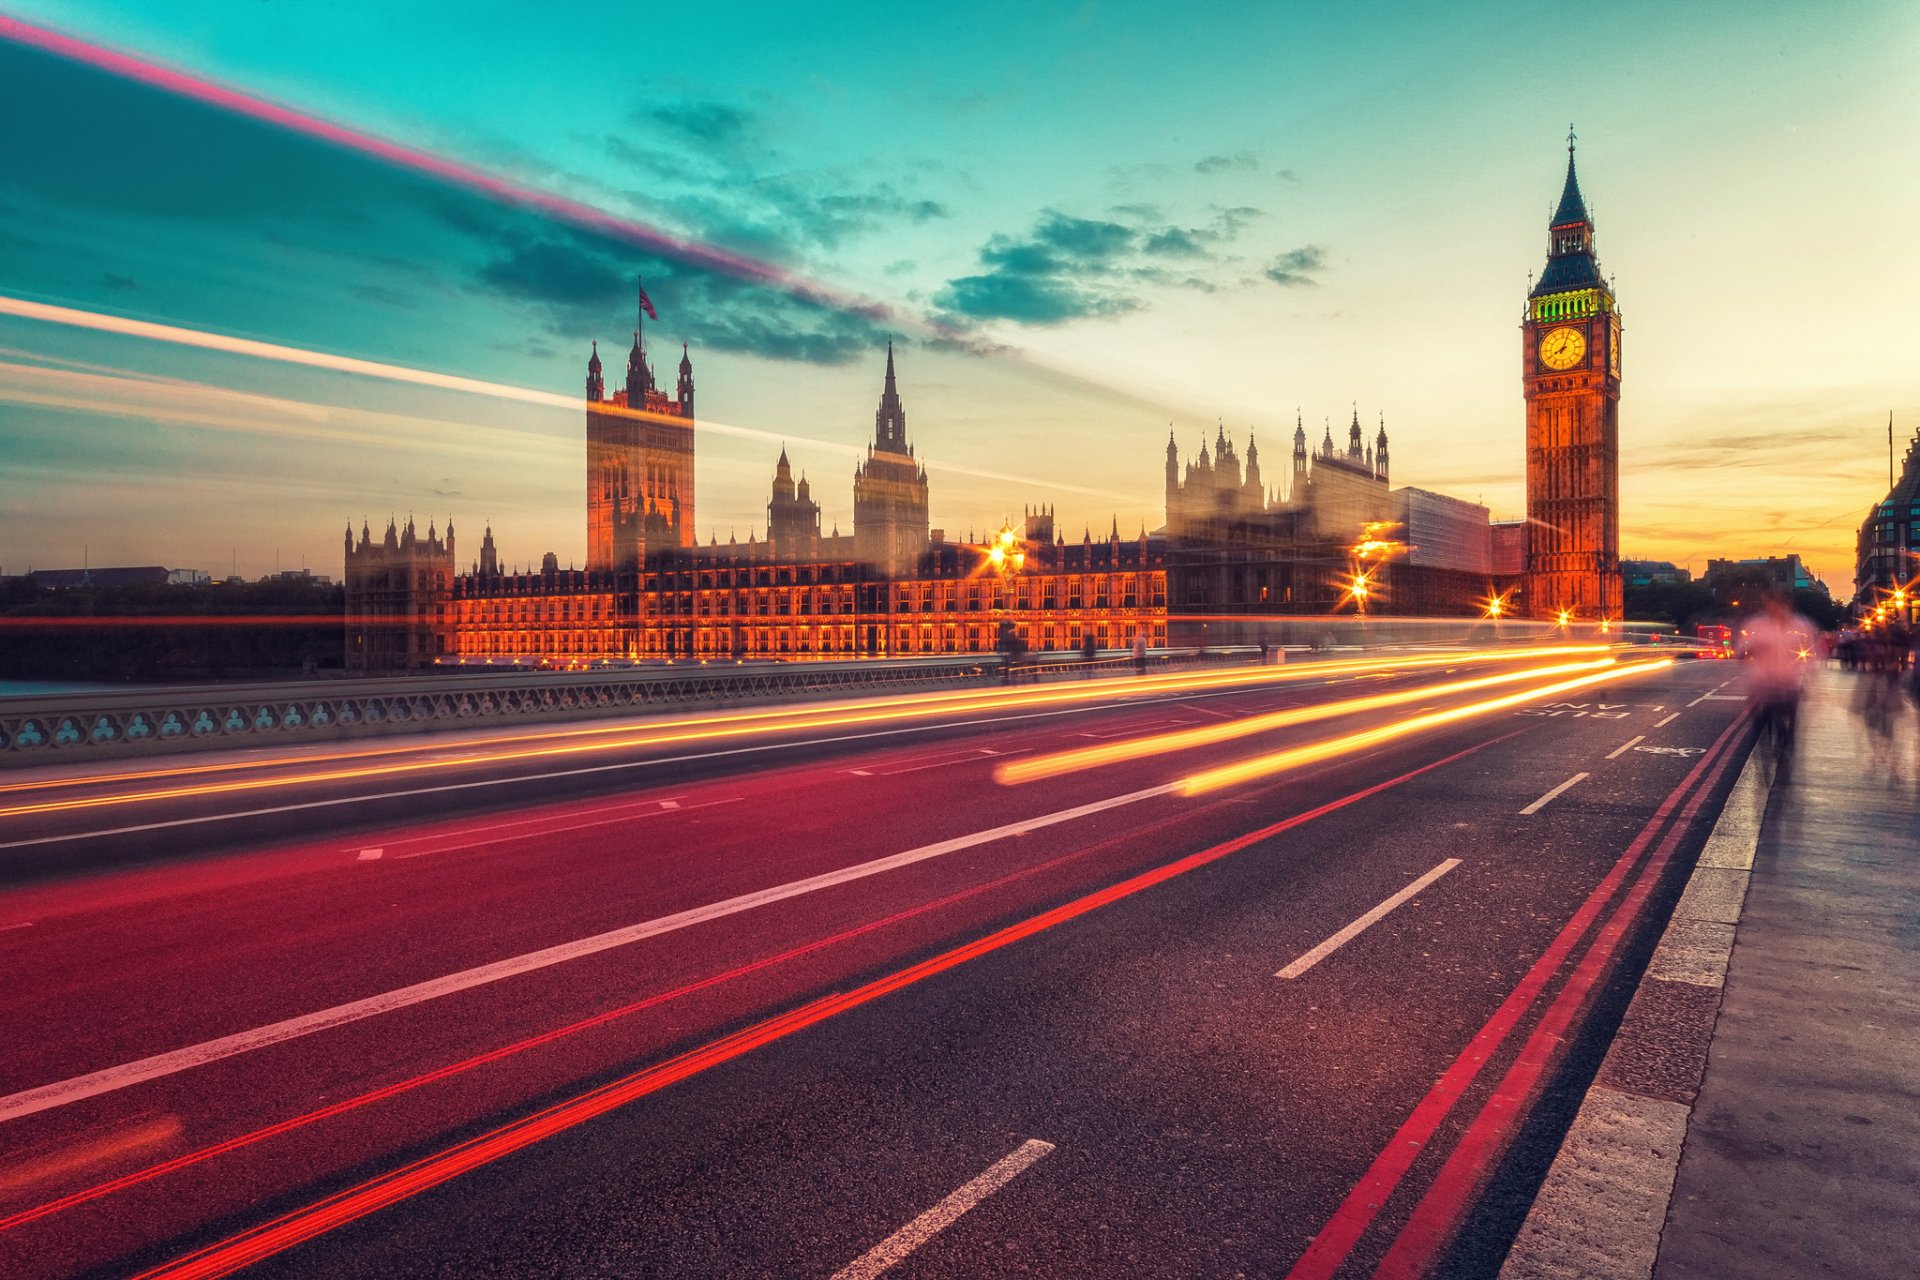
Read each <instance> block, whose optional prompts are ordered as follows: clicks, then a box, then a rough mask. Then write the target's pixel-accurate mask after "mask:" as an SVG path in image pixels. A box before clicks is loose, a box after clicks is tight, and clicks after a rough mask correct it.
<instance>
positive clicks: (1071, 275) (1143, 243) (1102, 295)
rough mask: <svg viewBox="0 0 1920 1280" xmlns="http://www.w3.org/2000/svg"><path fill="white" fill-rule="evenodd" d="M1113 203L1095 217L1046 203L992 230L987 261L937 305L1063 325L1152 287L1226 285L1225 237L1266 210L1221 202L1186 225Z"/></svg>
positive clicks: (951, 318) (952, 311) (967, 317)
mask: <svg viewBox="0 0 1920 1280" xmlns="http://www.w3.org/2000/svg"><path fill="white" fill-rule="evenodd" d="M1109 212H1110V214H1111V215H1112V217H1110V218H1101V219H1097V218H1080V217H1074V216H1072V215H1069V214H1065V213H1061V212H1060V211H1058V210H1054V209H1048V210H1045V211H1043V212H1042V213H1041V215H1040V217H1039V219H1038V220H1037V221H1036V222H1035V223H1034V225H1033V227H1032V229H1031V230H1029V231H1028V232H1027V233H1026V234H1025V235H1020V236H1011V235H1005V234H1000V235H995V236H993V237H991V238H990V239H989V240H988V241H987V243H986V244H985V245H983V246H982V247H981V249H980V254H979V260H980V266H981V267H982V268H983V269H982V270H981V271H979V272H978V273H976V274H973V275H966V276H959V277H956V278H954V279H951V280H949V281H947V284H946V287H945V288H943V289H941V290H940V291H939V292H938V293H937V294H935V295H934V303H935V305H936V306H937V307H938V308H939V310H940V312H941V313H942V316H943V318H944V319H945V320H946V321H947V322H948V323H951V324H956V325H964V324H968V323H972V322H977V321H982V320H1010V321H1013V322H1014V323H1016V324H1027V325H1057V324H1066V323H1068V322H1070V321H1073V320H1083V319H1089V318H1096V317H1102V316H1117V315H1124V314H1126V313H1128V312H1130V311H1137V310H1139V309H1141V308H1142V307H1144V306H1145V305H1146V299H1145V297H1144V290H1146V289H1148V288H1154V287H1166V288H1182V289H1197V290H1201V291H1203V292H1212V291H1214V290H1216V289H1218V288H1219V287H1220V284H1221V281H1219V280H1217V279H1215V278H1213V277H1214V275H1215V274H1217V273H1219V272H1220V271H1221V270H1222V269H1223V268H1224V267H1225V265H1226V264H1227V263H1229V262H1230V261H1232V259H1231V258H1230V257H1229V256H1228V255H1227V254H1226V253H1225V252H1224V251H1223V249H1224V246H1226V245H1227V244H1229V243H1230V242H1231V241H1233V240H1234V239H1235V238H1237V237H1238V236H1239V235H1240V233H1241V231H1242V230H1243V229H1244V228H1245V227H1246V225H1247V224H1248V223H1249V222H1251V221H1252V220H1253V219H1254V218H1256V217H1258V216H1259V214H1260V211H1259V210H1258V209H1255V208H1252V207H1250V206H1245V205H1242V206H1236V207H1234V208H1215V209H1214V210H1213V211H1212V212H1213V217H1212V219H1211V221H1210V222H1208V223H1207V224H1206V225H1203V226H1196V227H1183V226H1177V225H1174V224H1171V223H1168V222H1166V221H1165V220H1164V218H1163V216H1162V215H1161V213H1160V210H1159V209H1157V208H1155V207H1154V206H1152V205H1144V204H1134V205H1116V206H1115V207H1114V208H1112V209H1111V210H1109ZM1174 263H1177V264H1179V268H1178V269H1175V268H1174V267H1173V266H1172V265H1171V264H1174Z"/></svg>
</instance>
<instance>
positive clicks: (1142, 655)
mask: <svg viewBox="0 0 1920 1280" xmlns="http://www.w3.org/2000/svg"><path fill="white" fill-rule="evenodd" d="M1133 673H1134V674H1135V675H1138V676H1143V675H1145V674H1147V633H1146V632H1144V631H1136V632H1134V633H1133Z"/></svg>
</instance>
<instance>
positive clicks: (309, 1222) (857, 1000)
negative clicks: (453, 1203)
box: [134, 734, 1513, 1280]
mask: <svg viewBox="0 0 1920 1280" xmlns="http://www.w3.org/2000/svg"><path fill="white" fill-rule="evenodd" d="M1511 736H1513V735H1512V734H1502V735H1500V736H1499V737H1495V738H1492V739H1489V740H1487V741H1485V742H1481V743H1478V744H1476V745H1474V746H1471V747H1468V748H1467V749H1465V750H1464V751H1456V752H1454V753H1453V754H1452V755H1449V756H1445V757H1443V758H1441V759H1439V760H1435V761H1433V762H1432V763H1430V764H1425V765H1422V766H1421V767H1419V768H1417V769H1411V770H1409V771H1407V772H1406V773H1403V774H1400V775H1399V776H1397V777H1393V778H1389V779H1387V780H1386V781H1384V782H1378V783H1375V784H1374V785H1372V786H1370V787H1365V788H1363V789H1361V790H1359V791H1355V792H1352V793H1350V794H1348V795H1345V796H1342V797H1340V798H1339V799H1338V800H1332V801H1329V802H1327V803H1326V804H1323V805H1320V806H1318V807H1316V808H1313V809H1308V810H1306V811H1305V812H1302V813H1297V814H1295V815H1293V816H1292V817H1290V818H1284V819H1282V820H1280V821H1279V822H1275V823H1271V824H1269V825H1267V826H1264V827H1261V828H1259V829H1258V830H1255V831H1250V832H1247V833H1246V834H1245V835H1241V836H1236V837H1234V838H1233V839H1231V840H1227V841H1223V842H1221V843H1219V844H1216V845H1212V846H1210V847H1209V848H1206V849H1202V850H1200V851H1199V852H1197V853H1192V854H1188V855H1187V856H1186V857H1184V858H1180V859H1178V860H1176V861H1174V862H1170V863H1167V864H1165V865H1164V866H1159V867H1155V868H1154V869H1152V870H1151V871H1145V872H1142V873H1140V874H1138V875H1135V876H1131V877H1129V878H1128V879H1125V880H1122V881H1119V882H1118V883H1116V884H1113V885H1109V886H1108V887H1107V888H1105V889H1101V890H1098V891H1096V892H1094V893H1090V894H1087V895H1085V896H1083V897H1080V898H1076V899H1074V900H1073V901H1071V902H1068V903H1065V904H1063V905H1061V906H1058V907H1055V908H1053V909H1052V910H1050V911H1044V912H1042V913H1040V914H1039V915H1036V916H1032V917H1030V918H1028V919H1026V920H1022V921H1020V922H1019V923H1017V924H1013V925H1009V926H1007V927H1006V928H1004V929H1000V930H997V931H996V932H993V933H990V934H987V935H986V936H984V937H982V938H978V939H976V940H974V941H973V942H969V943H966V944H965V945H963V946H959V947H955V948H953V949H952V950H950V951H945V952H942V953H941V954H939V955H937V956H933V957H931V958H929V959H927V960H923V961H921V962H920V963H918V964H914V965H910V966H908V967H907V968H905V969H901V970H899V971H897V972H895V973H891V974H888V975H887V976H885V977H882V978H878V979H875V980H874V981H872V982H869V983H866V984H865V985H863V986H860V987H856V988H854V989H853V990H852V991H846V992H838V993H835V994H833V995H829V996H823V997H821V998H820V999H818V1000H814V1001H812V1002H810V1003H808V1004H804V1005H802V1006H800V1007H799V1008H797V1009H793V1010H791V1011H789V1012H787V1013H783V1014H780V1015H778V1016H776V1017H773V1018H769V1019H766V1020H765V1021H763V1022H759V1023H756V1024H754V1025H753V1026H750V1027H747V1028H745V1029H743V1030H741V1031H738V1032H735V1033H733V1034H732V1035H729V1036H724V1037H722V1038H721V1039H718V1040H715V1041H713V1042H712V1043H710V1044H706V1045H703V1046H701V1047H700V1048H698V1049H695V1050H692V1051H690V1052H688V1053H684V1054H681V1055H679V1056H678V1057H674V1058H670V1059H668V1060H667V1061H665V1062H662V1063H659V1064H658V1065H656V1066H652V1067H649V1068H647V1069H645V1070H643V1071H639V1072H635V1073H634V1074H632V1075H629V1076H625V1077H623V1078H621V1079H619V1080H615V1081H612V1082H610V1083H608V1084H605V1085H601V1086H599V1087H598V1088H595V1089H591V1090H588V1091H587V1092H585V1093H582V1094H580V1095H578V1096H576V1097H574V1098H570V1099H568V1100H567V1101H565V1102H562V1103H557V1104H555V1105H553V1106H550V1107H547V1108H545V1109H543V1110H541V1111H537V1112H534V1113H533V1114H532V1115H528V1116H525V1117H522V1118H521V1119H519V1120H515V1121H512V1122H510V1123H508V1124H504V1125H501V1126H500V1127H498V1128H496V1129H493V1130H491V1131H489V1132H487V1133H484V1134H481V1135H479V1136H478V1137H475V1138H471V1139H469V1140H467V1141H465V1142H461V1143H458V1144H456V1145H454V1146H451V1147H448V1148H446V1149H445V1150H443V1151H439V1152H436V1153H434V1154H433V1155H430V1156H426V1157H424V1158H422V1159H420V1160H416V1161H414V1162H413V1163H412V1164H408V1165H404V1166H402V1167H401V1168H398V1169H395V1170H392V1171H390V1172H388V1173H384V1174H381V1175H378V1176H376V1177H373V1178H370V1179H368V1180H367V1181H365V1182H362V1183H360V1184H359V1185H357V1186H354V1187H350V1188H348V1189H346V1190H344V1191H340V1192H338V1193H336V1194H334V1195H331V1196H328V1197H326V1198H325V1199H323V1200H319V1201H316V1202H315V1203H313V1204H311V1205H307V1206H306V1207H304V1208H301V1209H296V1210H294V1211H293V1212H292V1213H288V1214H284V1215H282V1216H281V1217H279V1218H275V1219H273V1220H271V1221H269V1222H265V1223H262V1224H261V1225H259V1226H257V1227H253V1228H250V1229H248V1230H246V1231H242V1232H240V1233H238V1234H236V1235H233V1236H230V1237H228V1238H227V1239H225V1240H222V1241H219V1242H217V1243H215V1244H211V1245H208V1246H207V1247H205V1248H203V1249H199V1250H196V1251H195V1252H193V1253H190V1254H187V1255H185V1256H184V1257H181V1258H177V1259H175V1260H173V1261H172V1262H168V1263H163V1264H162V1265H160V1266H157V1267H154V1268H151V1269H149V1270H147V1271H143V1272H141V1273H140V1274H139V1275H138V1276H136V1277H135V1278H134V1280H210V1278H211V1277H216V1276H226V1275H231V1274H232V1273H234V1272H235V1271H239V1270H241V1269H242V1268H244V1267H248V1266H251V1265H253V1264H254V1263H256V1262H260V1261H263V1260H265V1259H267V1258H269V1257H272V1256H273V1255H275V1254H278V1253H282V1252H284V1251H285V1250H287V1249H290V1248H292V1247H294V1246H295V1245H298V1244H301V1243H303V1242H305V1241H307V1240H311V1239H313V1238H315V1237H316V1236H320V1235H323V1234H325V1233H326V1232H328V1231H332V1230H334V1229H336V1228H338V1227H342V1226H345V1225H346V1224H348V1223H350V1222H353V1221H355V1220H356V1219H359V1218H362V1217H365V1216H366V1215H368V1214H371V1213H376V1212H378V1211H379V1210H381V1209H384V1208H388V1207H390V1206H392V1205H394V1204H397V1203H399V1202H400V1201H402V1200H405V1199H407V1198H408V1197H410V1196H413V1195H417V1194H419V1193H420V1192H422V1191H425V1190H428V1189H429V1188H432V1187H436V1186H439V1185H440V1184H441V1183H444V1182H448V1181H451V1180H452V1179H454V1178H457V1177H459V1176H460V1175H461V1174H463V1173H468V1172H471V1171H472V1170H474V1169H477V1168H480V1167H481V1166H483V1165H486V1164H489V1163H491V1162H493V1161H495V1160H498V1159H501V1158H502V1157H504V1156H507V1155H511V1154H512V1153H514V1152H516V1151H520V1150H523V1149H525V1148H527V1147H530V1146H533V1145H534V1144H536V1143H538V1142H541V1141H543V1140H545V1139H547V1138H550V1137H553V1136H554V1135H556V1134H559V1133H562V1132H565V1131H566V1130H568V1129H572V1128H574V1127H576V1126H578V1125H581V1124H584V1123H585V1122H587V1121H588V1120H591V1119H593V1118H595V1117H597V1116H601V1115H605V1114H606V1113H608V1112H610V1111H614V1110H616V1109H618V1108H620V1107H623V1106H626V1105H627V1104H628V1103H631V1102H634V1101H637V1100H638V1099H640V1098H644V1097H646V1096H647V1095H648V1094H651V1093H655V1092H658V1091H659V1090H661V1089H664V1088H666V1087H667V1086H668V1085H671V1084H675V1083H677V1082H679V1081H681V1080H685V1079H687V1078H688V1077H690V1076H693V1075H697V1074H699V1073H700V1072H702V1071H705V1070H707V1069H708V1068H710V1067H715V1066H719V1065H720V1064H722V1063H725V1062H730V1061H732V1060H733V1059H735V1058H739V1057H742V1056H744V1055H746V1054H748V1053H751V1052H752V1051H753V1050H755V1049H758V1048H760V1047H762V1046H764V1045H768V1044H772V1043H773V1042H775V1041H777V1040H783V1039H785V1038H786V1037H788V1036H790V1035H793V1034H794V1033H796V1032H799V1031H803V1030H805V1029H806V1028H808V1027H811V1026H814V1025H816V1024H818V1023H821V1022H825V1021H826V1020H828V1019H829V1018H833V1017H835V1016H837V1015H839V1014H842V1013H846V1012H848V1011H850V1010H852V1009H856V1008H858V1007H860V1006H861V1005H864V1004H868V1003H871V1002H872V1001H875V1000H878V999H880V998H881V997H882V996H886V995H890V994H892V993H893V992H895V991H899V990H901V989H902V988H905V987H910V986H912V985H914V984H915V983H918V982H922V981H924V980H926V979H928V978H931V977H933V976H935V975H936V974H940V973H944V972H945V971H947V970H949V969H952V968H956V967H958V966H959V965H963V964H965V963H967V962H968V961H969V960H975V959H978V958H979V957H981V956H984V955H987V954H989V953H991V952H994V951H998V950H1000V949H1001V948H1003V947H1006V946H1010V945H1012V944H1013V943H1015V942H1019V941H1021V940H1022V939H1025V938H1029V937H1032V936H1033V935H1035V934H1037V933H1041V932H1044V931H1045V930H1047V929H1051V928H1053V927H1054V926H1055V925H1059V924H1064V923H1066V922H1067V921H1069V920H1073V919H1076V918H1078V917H1080V916H1083V915H1086V914H1088V913H1089V912H1092V911H1095V910H1098V909H1099V908H1100V907H1104V906H1106V905H1108V904H1110V903H1113V902H1117V901H1119V900H1120V899H1122V898H1126V897H1130V896H1132V895H1133V894H1136V893H1139V892H1141V891H1142V890H1144V889H1149V888H1152V887H1153V886H1154V885H1157V884H1162V883H1164V882H1166V881H1168V880H1171V879H1173V878H1174V877H1176V876H1180V875H1184V874H1185V873H1187V872H1189V871H1192V870H1195V869H1196V868H1199V867H1203V866H1206V865H1207V864H1208V863H1212V862H1217V861H1219V860H1220V859H1222V858H1225V857H1227V856H1228V855H1230V854H1234V853H1238V852H1240V851H1241V850H1243V849H1245V848H1247V847H1249V846H1250V845H1254V844H1258V843H1260V842H1261V841H1263V840H1268V839H1271V838H1272V837H1274V836H1276V835H1279V834H1281V833H1282V832H1285V831H1289V830H1291V829H1292V828H1294V827H1298V826H1301V825H1302V824H1304V823H1308V822H1312V821H1313V820H1314V819H1316V818H1321V817H1324V816H1326V815H1327V814H1329V813H1333V812H1335V811H1336V810H1339V809H1344V808H1346V807H1347V806H1349V805H1352V804H1357V803H1359V802H1360V801H1362V800H1366V799H1368V798H1370V797H1372V796H1375V795H1378V794H1380V793H1381V792H1383V791H1386V790H1388V789H1390V788H1393V787H1397V786H1399V785H1400V784H1402V783H1404V782H1409V781H1411V780H1412V779H1414V778H1417V777H1420V776H1421V775H1422V774H1426V773H1431V772H1433V771H1434V770H1436V769H1440V768H1443V767H1445V766H1446V765H1449V764H1452V763H1454V762H1455V761H1457V760H1460V759H1463V758H1464V757H1466V756H1469V755H1472V754H1473V753H1474V752H1476V751H1480V750H1482V749H1484V748H1486V747H1489V746H1492V745H1493V744H1494V743H1496V742H1500V741H1503V740H1505V739H1506V738H1508V737H1511Z"/></svg>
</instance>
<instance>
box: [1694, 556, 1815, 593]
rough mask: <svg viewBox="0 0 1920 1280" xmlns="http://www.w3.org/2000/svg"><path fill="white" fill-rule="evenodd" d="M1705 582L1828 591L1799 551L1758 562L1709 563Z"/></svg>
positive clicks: (1720, 584) (1704, 577) (1712, 585)
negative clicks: (1803, 562) (1809, 569)
mask: <svg viewBox="0 0 1920 1280" xmlns="http://www.w3.org/2000/svg"><path fill="white" fill-rule="evenodd" d="M1701 581H1703V582H1705V583H1706V584H1707V585H1708V586H1710V587H1720V586H1727V585H1732V584H1735V583H1753V584H1755V585H1758V586H1767V587H1775V588H1778V589H1779V590H1781V591H1814V590H1818V591H1825V590H1826V587H1825V585H1824V584H1822V583H1821V581H1820V580H1819V579H1818V578H1816V577H1814V576H1813V575H1812V574H1811V573H1809V572H1808V571H1807V567H1806V565H1804V564H1802V563H1801V562H1800V556H1799V554H1798V553H1797V552H1796V553H1794V554H1792V555H1784V556H1767V557H1765V558H1763V559H1756V560H1709V561H1707V571H1706V573H1705V574H1704V575H1703V576H1702V578H1701Z"/></svg>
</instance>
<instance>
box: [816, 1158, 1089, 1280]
mask: <svg viewBox="0 0 1920 1280" xmlns="http://www.w3.org/2000/svg"><path fill="white" fill-rule="evenodd" d="M1052 1150H1053V1144H1052V1143H1051V1142H1042V1141H1041V1140H1040V1139H1038V1138H1028V1139H1027V1140H1026V1141H1025V1142H1023V1143H1021V1144H1020V1146H1019V1147H1018V1148H1017V1149H1016V1150H1015V1151H1014V1152H1013V1154H1012V1155H1009V1156H1006V1157H1005V1158H1003V1159H1002V1160H1000V1161H999V1162H997V1163H996V1164H994V1165H993V1166H992V1167H991V1168H989V1169H988V1170H987V1171H986V1172H985V1173H983V1174H981V1175H980V1176H979V1177H977V1178H975V1179H974V1180H973V1181H972V1182H969V1183H967V1185H965V1186H964V1187H961V1188H960V1189H959V1190H958V1191H956V1192H954V1193H953V1194H952V1195H950V1196H948V1197H947V1198H946V1199H945V1200H942V1201H941V1202H940V1203H939V1204H937V1205H935V1206H933V1208H931V1209H929V1210H927V1211H926V1212H925V1213H923V1214H921V1215H920V1216H919V1217H917V1218H915V1219H914V1220H913V1221H912V1222H909V1223H908V1224H907V1225H906V1226H904V1227H902V1228H900V1229H899V1230H898V1231H896V1232H894V1233H893V1234H892V1235H890V1236H888V1237H887V1238H886V1239H885V1240H882V1241H881V1242H880V1243H879V1244H877V1245H875V1246H873V1248H871V1249H869V1250H867V1252H865V1253H863V1254H861V1255H860V1257H859V1258H857V1259H855V1260H854V1261H853V1262H850V1263H848V1264H847V1265H846V1266H844V1267H842V1268H840V1270H838V1271H836V1272H834V1273H833V1280H872V1277H874V1276H877V1275H879V1274H880V1273H881V1272H883V1271H885V1270H887V1269H888V1268H889V1267H892V1266H893V1265H894V1264H896V1263H898V1262H900V1261H901V1260H902V1259H904V1258H905V1257H906V1256H907V1255H908V1254H910V1253H912V1252H913V1251H914V1250H915V1249H918V1248H919V1247H920V1246H921V1245H923V1244H925V1243H926V1242H927V1241H929V1240H931V1239H933V1238H934V1237H935V1236H937V1235H939V1234H940V1233H941V1232H942V1231H945V1230H946V1229H947V1228H948V1227H950V1226H952V1225H953V1224H954V1223H955V1222H956V1221H958V1220H959V1218H960V1215H961V1214H963V1213H965V1212H967V1210H969V1209H971V1208H973V1207H974V1206H975V1205H977V1204H979V1203H980V1202H981V1201H982V1200H985V1199H986V1198H987V1197H988V1196H990V1195H992V1194H993V1193H994V1192H996V1191H998V1190H999V1189H1000V1188H1002V1187H1004V1186H1006V1185H1007V1184H1008V1183H1009V1182H1012V1181H1013V1180H1014V1179H1015V1178H1017V1177H1019V1176H1020V1174H1021V1173H1022V1172H1024V1171H1025V1170H1026V1169H1027V1168H1029V1167H1030V1166H1032V1164H1033V1163H1034V1161H1036V1160H1038V1159H1040V1157H1042V1156H1044V1155H1046V1154H1047V1153H1048V1152H1049V1151H1052Z"/></svg>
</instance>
